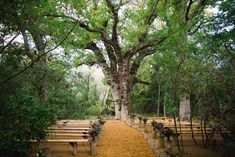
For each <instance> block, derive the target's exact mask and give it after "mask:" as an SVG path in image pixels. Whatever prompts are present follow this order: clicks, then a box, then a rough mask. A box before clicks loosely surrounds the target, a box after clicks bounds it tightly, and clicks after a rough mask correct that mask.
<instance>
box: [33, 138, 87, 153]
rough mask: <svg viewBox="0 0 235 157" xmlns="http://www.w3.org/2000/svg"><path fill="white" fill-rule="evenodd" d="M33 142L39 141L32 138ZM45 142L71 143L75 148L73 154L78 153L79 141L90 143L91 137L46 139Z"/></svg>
mask: <svg viewBox="0 0 235 157" xmlns="http://www.w3.org/2000/svg"><path fill="white" fill-rule="evenodd" d="M32 142H37V141H36V140H32ZM44 142H49V143H69V144H70V145H71V146H72V148H73V156H76V155H77V149H78V143H89V144H90V139H46V140H44Z"/></svg>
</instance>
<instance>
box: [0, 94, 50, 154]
mask: <svg viewBox="0 0 235 157" xmlns="http://www.w3.org/2000/svg"><path fill="white" fill-rule="evenodd" d="M1 107H2V108H1V115H0V124H1V125H0V137H1V138H0V139H1V142H0V148H1V149H0V156H8V157H15V156H17V157H21V156H26V155H27V152H28V151H30V150H31V148H32V147H31V146H32V145H31V144H30V143H31V142H30V141H31V140H38V141H40V140H42V139H44V138H45V137H46V136H47V134H46V131H45V130H46V128H47V127H48V126H49V125H51V124H52V123H53V121H54V117H53V114H52V113H51V111H50V109H48V108H47V107H46V106H44V105H43V104H42V103H41V102H40V101H39V100H38V99H37V98H35V97H33V96H29V95H23V94H20V93H18V94H17V95H15V96H11V97H9V98H8V99H7V100H6V102H5V103H4V104H2V106H1Z"/></svg>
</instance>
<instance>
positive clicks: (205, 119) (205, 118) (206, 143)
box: [203, 113, 208, 148]
mask: <svg viewBox="0 0 235 157" xmlns="http://www.w3.org/2000/svg"><path fill="white" fill-rule="evenodd" d="M203 120H204V127H203V128H204V132H205V136H206V141H205V145H204V147H205V148H207V145H208V135H207V131H206V125H207V113H205V114H204V119H203Z"/></svg>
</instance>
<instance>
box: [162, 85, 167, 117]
mask: <svg viewBox="0 0 235 157" xmlns="http://www.w3.org/2000/svg"><path fill="white" fill-rule="evenodd" d="M163 114H164V117H166V88H165V93H164V102H163Z"/></svg>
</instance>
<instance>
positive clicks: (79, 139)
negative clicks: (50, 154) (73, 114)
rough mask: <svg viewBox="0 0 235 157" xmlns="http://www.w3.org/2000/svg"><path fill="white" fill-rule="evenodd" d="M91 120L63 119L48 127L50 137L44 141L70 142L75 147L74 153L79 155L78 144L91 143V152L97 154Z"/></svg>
mask: <svg viewBox="0 0 235 157" xmlns="http://www.w3.org/2000/svg"><path fill="white" fill-rule="evenodd" d="M92 123H93V122H90V121H80V120H61V121H58V122H57V123H56V124H55V125H52V126H50V127H48V130H47V131H48V135H49V136H48V138H47V139H45V140H44V142H48V143H69V144H70V145H71V146H72V149H73V155H74V156H75V155H77V150H78V144H83V143H88V144H90V150H91V154H92V155H95V153H96V152H94V148H93V147H94V145H95V144H94V143H93V142H92V141H91V138H90V135H89V129H90V128H91V124H92Z"/></svg>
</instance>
